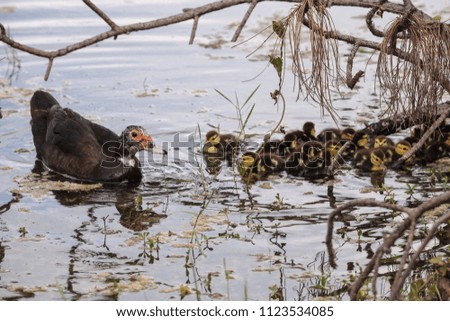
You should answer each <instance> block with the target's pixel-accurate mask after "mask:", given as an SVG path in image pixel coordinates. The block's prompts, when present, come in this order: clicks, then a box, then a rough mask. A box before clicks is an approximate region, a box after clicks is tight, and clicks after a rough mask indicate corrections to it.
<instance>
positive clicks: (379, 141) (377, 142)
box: [372, 135, 394, 148]
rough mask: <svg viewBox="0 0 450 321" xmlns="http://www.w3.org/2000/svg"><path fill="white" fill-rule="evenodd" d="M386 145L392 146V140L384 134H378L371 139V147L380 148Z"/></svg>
mask: <svg viewBox="0 0 450 321" xmlns="http://www.w3.org/2000/svg"><path fill="white" fill-rule="evenodd" d="M386 146H394V142H393V141H392V139H390V138H389V137H386V136H384V135H378V136H376V137H375V139H374V140H373V146H372V147H373V148H380V147H386Z"/></svg>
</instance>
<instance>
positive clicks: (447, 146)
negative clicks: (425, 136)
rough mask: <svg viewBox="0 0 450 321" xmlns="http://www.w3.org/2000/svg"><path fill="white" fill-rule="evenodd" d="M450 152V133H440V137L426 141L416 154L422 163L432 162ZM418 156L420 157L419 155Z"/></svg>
mask: <svg viewBox="0 0 450 321" xmlns="http://www.w3.org/2000/svg"><path fill="white" fill-rule="evenodd" d="M449 154H450V133H442V134H441V137H440V139H438V140H436V141H433V142H431V143H428V144H426V145H425V147H424V148H423V149H422V150H421V153H420V154H419V155H418V156H417V157H418V158H419V159H420V162H421V163H422V164H427V163H432V162H434V161H436V160H438V159H439V158H442V157H445V156H449ZM419 156H420V157H419Z"/></svg>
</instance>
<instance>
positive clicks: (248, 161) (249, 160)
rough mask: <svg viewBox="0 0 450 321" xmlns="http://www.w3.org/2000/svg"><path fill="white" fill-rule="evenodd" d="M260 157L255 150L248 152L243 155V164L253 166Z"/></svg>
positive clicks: (243, 165) (248, 166)
mask: <svg viewBox="0 0 450 321" xmlns="http://www.w3.org/2000/svg"><path fill="white" fill-rule="evenodd" d="M258 159H259V156H258V154H256V153H254V152H246V153H244V154H243V155H242V158H241V166H242V167H244V168H252V167H253V166H255V165H256V163H257V160H258Z"/></svg>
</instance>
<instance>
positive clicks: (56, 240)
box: [0, 0, 449, 300]
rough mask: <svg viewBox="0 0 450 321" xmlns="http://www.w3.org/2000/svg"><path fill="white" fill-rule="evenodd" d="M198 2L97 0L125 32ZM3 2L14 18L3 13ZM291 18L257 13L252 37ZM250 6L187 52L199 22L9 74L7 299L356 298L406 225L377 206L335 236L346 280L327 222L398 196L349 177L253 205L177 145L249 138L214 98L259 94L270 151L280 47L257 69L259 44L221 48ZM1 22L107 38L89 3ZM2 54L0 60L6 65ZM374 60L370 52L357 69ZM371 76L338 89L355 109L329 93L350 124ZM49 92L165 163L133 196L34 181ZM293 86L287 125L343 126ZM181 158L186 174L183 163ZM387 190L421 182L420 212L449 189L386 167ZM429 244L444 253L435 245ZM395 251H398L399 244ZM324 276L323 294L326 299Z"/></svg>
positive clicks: (57, 40)
mask: <svg viewBox="0 0 450 321" xmlns="http://www.w3.org/2000/svg"><path fill="white" fill-rule="evenodd" d="M204 3H207V1H202V2H200V1H195V2H193V1H158V2H156V1H152V3H151V4H148V2H147V1H142V0H139V1H138V0H136V1H120V2H115V3H114V4H110V3H109V1H96V4H97V5H98V6H99V7H100V8H103V9H104V10H105V11H106V12H107V13H108V14H109V15H110V16H111V17H112V18H113V19H114V20H115V21H117V22H118V23H132V22H137V21H145V20H152V19H156V18H160V17H165V16H168V15H171V14H177V13H179V12H181V9H182V8H187V7H194V6H199V5H201V4H204ZM435 3H436V4H435ZM438 3H439V1H433V3H432V4H430V8H431V9H430V11H431V12H432V13H439V14H441V15H442V16H445V14H447V16H448V13H449V8H448V6H447V7H446V9H445V10H443V9H441V7H439V6H438ZM5 6H9V7H11V10H1V8H4V7H5ZM427 6H428V2H427ZM290 7H291V6H290V5H289V4H286V3H284V4H279V3H277V4H275V3H263V4H260V5H258V6H257V9H256V10H255V12H254V13H253V15H252V19H251V21H250V22H249V24H248V26H247V27H246V29H245V30H244V35H243V38H242V39H244V38H249V37H250V36H251V35H253V34H254V33H256V32H257V31H259V30H261V29H262V27H265V26H266V25H269V24H270V23H271V21H272V20H273V19H274V17H276V18H279V17H282V16H283V15H285V14H287V12H289V9H290ZM244 8H245V6H238V7H236V8H231V9H227V10H224V11H223V12H219V13H213V14H209V15H206V16H204V17H201V19H200V23H199V28H198V30H197V37H196V40H195V43H194V45H191V46H189V45H188V44H187V43H188V40H189V35H190V31H191V22H185V23H180V24H176V25H173V26H168V27H164V28H159V29H155V30H149V31H144V32H138V33H133V34H130V35H124V36H120V37H119V38H118V39H117V40H112V39H109V40H106V41H104V42H102V43H99V44H97V45H94V46H92V47H90V48H85V49H82V50H79V51H76V52H73V53H71V54H70V55H68V56H65V57H61V58H57V59H56V60H55V62H54V66H53V69H52V72H51V75H50V79H49V80H48V81H47V82H45V81H44V80H43V76H44V73H45V69H46V67H47V61H46V60H45V59H42V58H38V57H34V56H31V55H28V54H25V53H21V52H17V53H16V54H17V55H18V57H19V59H20V65H21V68H20V71H19V72H18V73H17V74H14V75H13V77H12V79H11V80H12V81H11V86H12V87H8V86H3V87H0V97H1V98H2V100H1V105H0V106H1V112H2V115H3V118H2V119H0V124H1V126H0V151H1V157H0V180H1V182H2V184H1V185H0V231H1V236H0V242H1V243H0V298H2V299H7V300H16V299H17V300H25V299H31V300H61V299H67V300H97V299H101V300H106V299H119V300H179V299H184V300H226V299H231V300H243V299H250V300H267V299H271V298H274V297H275V296H274V294H275V292H276V291H277V290H278V289H280V291H281V293H282V295H283V297H284V298H285V299H287V300H294V299H303V300H312V299H317V298H318V297H319V296H321V295H323V296H325V297H327V298H333V299H335V298H338V299H344V300H345V299H348V297H347V296H346V294H345V287H344V283H345V281H346V280H347V279H348V278H349V277H350V276H351V275H353V274H356V273H358V272H359V266H363V265H364V264H365V262H367V260H368V257H370V253H371V252H372V251H374V250H375V249H376V248H377V246H378V245H379V244H380V242H381V238H382V235H383V233H384V231H386V230H389V229H391V228H392V224H393V222H396V221H399V220H400V218H401V216H400V217H399V216H398V215H397V214H396V215H393V214H392V213H390V212H388V211H383V210H380V209H374V208H368V209H357V210H355V211H353V212H351V213H349V214H348V215H347V216H346V218H345V224H342V223H339V224H337V226H336V228H343V226H344V225H346V230H345V231H344V232H342V230H341V232H340V234H336V236H335V247H336V248H338V252H337V258H338V268H337V269H331V268H330V267H329V264H328V256H327V254H326V247H325V245H324V240H325V232H326V227H327V225H326V222H327V219H328V215H329V214H330V212H331V211H332V209H333V208H334V207H335V206H336V205H339V204H340V203H342V202H345V201H347V200H350V199H357V198H366V197H367V198H375V199H379V200H384V199H385V198H386V197H389V196H390V195H391V194H389V191H384V192H380V191H379V190H377V189H375V188H373V185H372V183H371V177H370V175H362V174H360V173H358V172H356V171H355V170H352V169H342V170H341V171H339V172H338V174H337V175H336V177H335V180H334V181H332V182H330V181H328V182H324V181H306V180H302V179H298V178H293V177H290V176H288V175H286V174H283V175H281V176H280V177H278V176H277V177H272V178H270V179H268V180H266V181H261V182H257V183H256V184H255V185H253V186H252V187H251V189H250V195H251V197H249V195H248V193H247V191H246V190H245V188H244V186H243V184H242V182H241V180H240V178H239V177H238V176H237V175H236V171H235V170H234V169H233V168H230V167H228V166H226V165H224V166H223V167H222V170H221V171H220V173H218V174H217V175H211V174H209V173H208V172H206V171H205V170H204V165H203V163H202V157H201V156H200V155H198V153H194V154H193V153H192V151H190V150H188V149H187V148H181V149H180V150H179V151H177V150H176V149H175V148H174V146H173V142H175V141H176V140H178V141H181V142H189V140H190V139H191V140H194V141H195V142H199V129H200V131H201V134H202V136H203V135H204V133H206V131H208V130H209V129H211V126H220V128H221V130H222V131H223V132H234V133H236V132H237V131H238V130H239V121H238V117H237V114H236V108H235V107H234V106H233V105H232V104H231V103H230V102H228V101H227V100H226V99H224V98H223V97H222V96H221V94H219V92H220V93H222V94H223V95H225V96H226V97H227V98H229V99H230V100H232V101H233V102H235V101H236V99H237V100H238V102H239V105H240V106H242V105H243V103H244V102H245V100H246V99H247V97H248V96H249V95H250V94H251V93H252V92H253V91H254V90H255V89H256V88H257V87H258V86H259V88H258V90H257V91H256V93H255V94H254V95H253V96H252V98H251V100H250V103H249V104H248V105H247V106H246V108H244V109H243V110H242V113H243V115H244V117H245V116H246V115H247V113H248V112H249V109H250V106H252V105H253V104H254V105H255V108H254V111H253V113H252V115H251V117H250V118H249V122H248V125H247V128H246V133H247V134H248V135H249V137H250V138H249V140H250V141H252V142H254V143H255V142H260V141H261V140H262V137H263V136H264V134H265V133H267V132H268V131H270V130H271V129H272V128H273V126H274V125H275V124H276V123H277V121H278V119H279V117H280V113H281V111H280V109H279V108H277V107H276V106H275V105H274V104H273V100H272V99H271V98H270V95H269V93H270V92H272V91H273V90H274V89H276V88H277V78H276V73H275V71H274V70H273V69H272V67H271V66H268V65H267V63H266V60H265V57H266V56H265V54H267V53H268V52H270V46H267V47H265V48H263V49H262V50H261V51H260V52H257V53H256V54H254V55H252V56H250V57H247V56H248V54H249V53H250V52H251V51H252V50H253V49H254V48H255V47H256V46H258V45H259V43H260V42H261V41H262V40H263V39H264V38H263V37H258V38H256V39H255V40H252V41H250V42H246V43H243V44H241V45H239V46H237V47H234V44H231V43H229V42H226V41H223V40H228V39H230V38H231V36H232V35H233V33H234V28H235V25H236V23H237V22H239V20H240V17H241V16H242V15H243V10H244ZM337 10H342V9H337ZM8 11H12V12H8ZM268 12H270V15H268V14H267V13H268ZM361 14H362V13H361V11H360V10H355V11H354V13H352V14H351V15H350V19H347V18H345V19H343V18H337V20H336V24H338V25H339V24H343V25H344V26H345V28H348V27H347V26H348V25H351V24H354V23H356V22H357V21H358V20H357V18H358V16H360V15H361ZM340 16H341V17H345V16H342V15H340ZM349 20H350V21H349ZM0 21H1V22H2V23H3V24H4V25H5V26H7V27H9V30H10V33H11V35H12V36H13V37H14V39H15V40H16V41H19V42H23V43H26V44H28V45H30V46H36V47H39V48H43V49H47V50H53V49H57V48H60V47H63V46H66V45H68V44H70V43H73V42H76V41H80V40H82V39H85V38H87V37H90V36H92V35H94V34H97V33H100V32H103V31H105V30H107V26H106V25H105V24H104V22H103V21H101V20H100V19H99V18H97V16H96V15H95V14H93V13H92V12H91V11H90V10H89V9H88V8H87V7H85V6H84V4H83V3H82V2H64V3H62V2H60V1H50V0H46V1H20V2H17V1H3V2H2V4H1V5H0ZM355 30H356V33H357V34H358V33H362V29H360V28H359V29H358V28H356V29H355ZM211 44H214V46H212V45H211ZM214 47H218V48H214ZM3 48H4V52H3V55H5V56H11V55H12V53H11V51H10V50H9V49H7V48H6V47H3ZM342 48H343V49H342V52H346V50H349V49H346V47H345V46H343V47H342ZM369 58H370V55H369V54H367V55H362V57H361V58H360V60H359V62H358V67H361V66H365V64H366V62H367V59H369ZM0 66H1V69H2V70H1V71H0V73H1V74H4V75H5V76H6V75H7V73H8V71H11V64H8V63H7V60H3V61H1V62H0ZM8 68H9V69H8ZM361 68H364V67H361ZM367 68H368V69H367V72H366V75H367V76H366V78H365V79H364V82H363V83H362V84H361V87H360V88H359V89H358V90H355V91H349V90H344V92H343V94H344V97H345V99H341V98H339V97H338V96H335V97H336V100H335V102H334V103H335V107H336V109H337V111H338V113H339V115H340V116H341V117H342V121H341V123H340V125H354V126H356V127H362V126H363V122H367V121H374V120H376V117H377V114H378V113H379V110H378V109H377V108H376V107H374V106H377V105H378V101H377V95H374V94H373V92H374V90H373V79H372V78H371V77H372V75H373V70H374V65H373V64H372V63H369V64H368V65H367ZM40 88H41V89H45V90H48V91H50V92H51V93H52V94H53V95H54V96H55V97H56V98H57V100H58V101H59V102H60V103H61V104H62V105H63V106H65V107H70V108H73V109H75V110H76V111H77V112H79V113H81V114H82V115H84V116H86V117H88V118H89V119H92V120H94V121H96V122H98V123H100V124H102V125H105V126H107V127H109V128H111V129H112V130H114V131H116V132H121V131H122V129H124V128H125V127H126V126H127V125H129V124H139V125H142V126H144V127H146V128H147V129H148V131H149V132H150V133H151V134H152V136H153V137H154V139H155V141H156V142H157V144H159V146H161V147H166V148H167V149H168V151H169V154H168V160H167V162H162V164H159V163H157V164H153V165H152V166H146V167H145V168H144V181H143V183H142V184H141V185H139V186H137V187H135V188H128V187H126V186H122V185H119V186H100V187H98V186H83V190H81V191H80V186H79V185H74V184H70V182H65V183H59V182H58V179H59V178H58V177H55V175H52V174H46V175H44V176H41V175H34V174H32V171H33V168H34V167H35V151H34V145H33V141H32V135H31V131H30V126H29V120H30V116H29V99H30V97H31V94H32V93H33V92H34V91H35V90H37V89H40ZM291 88H292V79H289V77H287V78H286V84H285V95H286V99H287V113H286V116H285V119H284V121H283V125H284V126H285V127H286V129H293V128H299V127H301V125H302V124H303V122H305V121H309V120H311V121H314V122H315V123H316V128H317V129H318V130H321V129H323V128H326V127H330V126H335V125H334V123H333V121H332V119H331V118H330V117H329V116H327V115H325V116H323V117H322V116H321V113H320V109H319V108H318V107H317V106H315V105H313V104H311V103H308V102H306V101H302V100H298V101H297V100H296V93H295V92H293V91H291ZM202 138H203V137H202ZM395 138H398V137H395ZM177 153H179V154H177ZM177 155H178V156H177ZM176 156H177V157H178V159H181V160H182V161H191V162H190V163H184V164H182V163H179V162H178V163H176V162H175V161H174V159H175V158H176ZM384 183H385V185H386V186H388V187H390V188H392V190H393V193H394V194H395V199H396V200H398V201H399V203H400V204H403V205H413V204H415V203H416V202H417V201H416V200H414V199H410V200H408V199H407V198H408V194H407V187H406V184H407V183H408V184H411V185H413V184H420V188H418V191H417V192H416V194H415V197H416V198H417V199H418V201H420V200H424V199H427V198H428V197H429V196H430V195H434V194H435V193H439V192H440V191H442V190H443V189H444V188H445V186H444V183H445V182H444V183H442V184H441V185H439V184H438V185H433V186H432V185H431V183H430V174H429V169H427V168H415V169H414V170H413V171H412V172H411V173H403V172H393V171H392V172H391V171H390V172H388V173H387V175H386V177H385V178H384ZM250 199H251V200H252V202H253V207H252V206H251V202H250ZM358 230H360V231H361V232H362V236H361V237H360V242H358ZM434 245H435V246H439V244H438V243H437V241H436V243H435V244H434ZM394 251H397V252H400V251H401V245H398V246H397V247H395V248H394ZM387 268H388V267H386V269H387ZM323 278H325V279H326V280H327V282H326V288H323V289H322V288H320V289H319V287H317V285H320V284H322V283H321V282H322V280H323ZM386 280H387V279H382V282H386ZM333 291H335V292H333Z"/></svg>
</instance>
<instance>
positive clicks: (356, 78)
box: [347, 42, 364, 89]
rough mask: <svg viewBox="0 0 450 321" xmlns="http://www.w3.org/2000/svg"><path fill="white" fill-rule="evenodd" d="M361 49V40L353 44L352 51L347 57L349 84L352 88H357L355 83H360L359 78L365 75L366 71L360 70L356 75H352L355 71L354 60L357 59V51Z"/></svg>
mask: <svg viewBox="0 0 450 321" xmlns="http://www.w3.org/2000/svg"><path fill="white" fill-rule="evenodd" d="M358 49H359V42H357V43H355V44H354V45H353V48H352V51H351V52H350V55H349V56H348V58H347V86H348V88H350V89H353V88H355V85H356V84H357V83H358V81H359V79H360V78H361V77H362V76H364V71H362V70H359V71H358V72H357V73H356V74H355V75H354V76H352V71H353V60H354V59H355V56H356V53H357V52H358Z"/></svg>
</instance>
